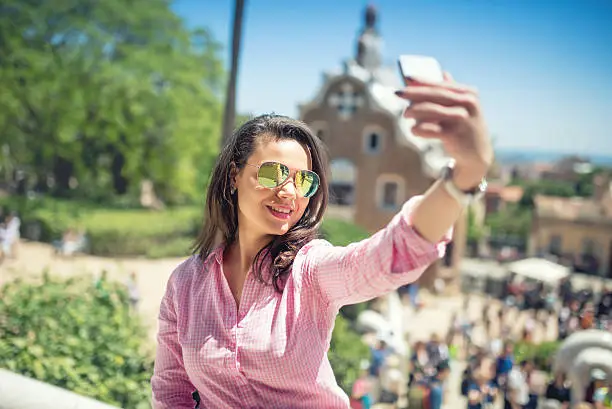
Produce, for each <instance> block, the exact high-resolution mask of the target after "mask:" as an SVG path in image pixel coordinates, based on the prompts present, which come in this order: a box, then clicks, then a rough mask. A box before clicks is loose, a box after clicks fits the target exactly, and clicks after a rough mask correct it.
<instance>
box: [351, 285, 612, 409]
mask: <svg viewBox="0 0 612 409" xmlns="http://www.w3.org/2000/svg"><path fill="white" fill-rule="evenodd" d="M464 300H465V301H464V305H463V310H462V311H458V312H457V313H456V314H454V316H453V317H452V319H451V323H450V326H449V328H448V330H447V331H446V334H445V335H444V336H439V335H436V334H434V335H433V336H432V337H431V339H429V340H428V341H427V342H422V341H419V342H416V343H414V344H413V345H412V346H411V350H410V354H409V362H408V368H407V371H406V374H407V375H404V378H405V379H402V378H401V374H399V375H396V376H395V377H394V379H395V380H396V381H395V383H393V382H389V381H388V379H387V380H382V379H381V378H382V377H385V376H386V377H387V378H388V375H384V374H385V371H388V370H389V366H390V365H389V363H388V362H387V360H388V359H389V358H390V357H392V358H393V359H392V361H397V359H398V357H397V355H395V354H394V353H393V351H392V350H391V349H390V348H389V347H388V346H387V345H385V343H384V341H381V340H379V342H378V343H377V345H376V347H374V348H373V349H372V359H371V362H370V363H369V365H364V366H363V367H362V376H361V377H360V378H359V380H358V381H357V382H355V387H354V388H353V394H352V397H351V404H352V406H351V407H352V408H363V409H367V408H370V407H371V405H372V403H373V402H377V403H387V404H389V405H390V406H389V407H395V408H400V407H406V406H408V407H409V408H411V409H414V408H428V409H440V408H442V407H443V405H444V403H445V402H447V401H448V397H449V395H451V393H450V390H449V388H450V387H451V386H449V382H448V377H449V374H450V371H451V368H457V370H458V371H463V373H462V380H461V386H460V389H461V390H460V391H459V392H460V395H461V396H463V398H464V401H465V407H466V408H467V409H488V408H493V407H495V408H501V407H503V408H504V409H518V408H521V409H537V408H546V409H548V408H550V409H553V408H555V409H556V408H559V409H569V408H570V404H571V384H570V382H569V380H568V379H567V377H566V375H565V374H563V373H549V372H547V371H550V366H549V365H548V366H547V367H546V368H539V367H537V366H536V363H535V362H534V361H532V360H530V359H528V358H527V359H525V357H521V356H518V357H517V354H518V351H517V350H516V349H515V348H516V346H517V345H518V343H528V344H529V343H536V344H537V343H539V342H542V341H555V340H563V339H565V338H567V337H568V336H569V335H571V334H572V333H574V332H576V331H581V330H586V329H593V328H596V329H609V327H608V321H609V317H610V314H611V313H612V291H611V290H609V289H605V288H604V289H602V290H601V291H595V289H594V287H593V288H587V289H585V288H582V289H574V288H573V287H572V283H571V281H570V280H569V279H565V280H562V281H561V282H560V283H559V285H558V286H556V287H555V288H552V289H551V288H547V287H546V286H543V285H542V284H541V283H536V282H531V283H529V282H521V283H517V280H515V279H513V278H512V277H510V279H509V280H508V282H507V283H506V289H505V293H504V295H503V297H501V299H499V300H493V299H489V300H487V301H486V302H484V303H483V304H484V308H483V309H482V311H481V312H478V313H477V314H476V316H474V314H470V313H469V311H470V310H472V312H473V309H470V296H469V295H466V296H465V298H464ZM411 301H412V300H411ZM475 333H477V334H476V336H475ZM393 365H395V366H396V367H400V366H401V365H398V364H397V362H395V363H393V362H392V364H391V366H393ZM398 372H399V371H398ZM368 382H369V383H368ZM402 382H405V388H404V389H403V390H404V392H405V394H406V396H407V399H406V402H402V403H400V401H401V399H400V395H401V393H402V392H401V391H402V387H401V386H402V385H399V384H401V383H402ZM368 385H369V387H368ZM376 385H378V386H376ZM610 386H612V379H609V378H608V376H607V374H606V372H604V371H602V370H601V369H593V370H592V371H591V373H590V379H589V382H588V388H587V390H586V391H585V393H584V397H583V398H582V397H581V398H580V399H579V400H580V401H581V402H580V403H579V404H578V405H574V406H575V407H578V408H582V409H603V408H610V407H612V392H609V389H608V388H609V387H610ZM453 407H456V406H453ZM572 409H573V408H572Z"/></svg>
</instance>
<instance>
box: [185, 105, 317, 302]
mask: <svg viewBox="0 0 612 409" xmlns="http://www.w3.org/2000/svg"><path fill="white" fill-rule="evenodd" d="M262 138H272V140H283V139H291V140H295V141H297V142H298V143H299V144H300V145H302V146H304V147H305V148H306V149H307V150H308V152H309V154H310V158H311V161H312V170H313V171H314V172H316V173H317V174H318V175H319V178H320V185H319V190H318V191H317V193H316V194H315V195H314V196H313V197H311V198H310V201H309V203H308V206H307V208H306V210H305V211H304V214H303V215H302V217H301V218H300V220H299V221H298V222H297V223H296V224H295V225H294V226H293V227H291V229H289V231H287V233H285V234H283V235H279V236H275V237H274V238H273V239H272V241H270V243H268V244H267V245H266V246H264V247H263V248H262V249H261V250H260V251H259V252H258V253H257V255H256V256H255V260H254V262H253V272H254V273H255V277H256V278H257V279H258V280H260V281H261V282H266V280H265V279H264V275H263V266H264V264H263V261H264V259H265V257H266V256H267V255H270V256H271V260H272V264H271V270H272V271H271V272H270V273H271V275H270V277H271V281H272V282H271V284H272V285H273V286H274V289H275V290H276V291H278V292H282V287H283V285H282V283H283V280H284V279H285V277H286V276H287V275H288V274H289V273H290V271H291V267H292V265H293V260H294V259H295V256H296V254H297V252H298V251H300V249H301V248H302V247H303V246H304V245H305V244H307V243H308V242H310V241H311V240H313V239H315V238H317V237H318V236H319V227H320V225H321V221H322V219H323V214H324V212H325V209H326V208H327V202H328V181H327V175H328V158H327V152H326V149H325V146H324V145H323V143H322V142H321V141H320V139H319V138H318V137H316V136H315V135H314V134H313V133H312V131H311V130H310V129H309V128H308V126H307V125H306V124H305V123H303V122H302V121H298V120H295V119H292V118H289V117H286V116H280V115H261V116H258V117H255V118H253V119H251V120H249V121H247V122H245V123H244V124H243V125H242V126H240V127H239V128H238V129H237V130H236V131H234V133H233V134H232V135H231V137H230V138H229V140H228V141H227V142H226V144H225V145H224V147H223V149H222V151H221V154H220V155H219V157H218V158H217V162H216V164H215V167H214V170H213V173H212V175H211V181H210V184H209V186H208V192H207V196H206V207H205V210H204V224H203V226H202V229H201V231H200V234H199V235H198V238H197V240H196V242H195V244H194V246H193V252H194V254H198V255H199V257H200V258H201V259H202V261H204V260H206V258H207V257H208V255H209V254H210V253H211V251H212V250H213V249H214V247H216V246H217V245H219V244H224V245H225V246H229V245H231V244H233V243H234V242H235V241H236V239H237V234H238V199H237V195H236V194H231V192H230V188H231V170H232V164H233V165H234V166H235V167H236V168H237V170H238V171H240V170H241V169H243V168H244V166H245V164H246V163H247V161H248V159H249V157H250V156H251V155H252V153H253V151H254V150H255V147H256V145H257V143H258V141H259V140H260V139H262ZM267 284H270V283H269V282H267Z"/></svg>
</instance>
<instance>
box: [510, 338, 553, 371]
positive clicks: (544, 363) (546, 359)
mask: <svg viewBox="0 0 612 409" xmlns="http://www.w3.org/2000/svg"><path fill="white" fill-rule="evenodd" d="M560 345H561V343H560V342H558V341H551V342H543V343H541V344H533V343H530V342H520V343H518V344H516V345H515V346H514V357H515V358H516V361H517V362H520V361H523V360H530V361H533V362H534V364H535V366H536V368H538V369H539V370H542V371H546V372H550V370H551V367H552V364H553V359H554V357H555V354H556V353H557V350H558V349H559V346H560Z"/></svg>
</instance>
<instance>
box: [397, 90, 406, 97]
mask: <svg viewBox="0 0 612 409" xmlns="http://www.w3.org/2000/svg"><path fill="white" fill-rule="evenodd" d="M395 95H397V96H398V97H401V96H402V95H404V91H402V90H401V89H398V90H397V91H395Z"/></svg>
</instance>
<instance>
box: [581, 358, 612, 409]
mask: <svg viewBox="0 0 612 409" xmlns="http://www.w3.org/2000/svg"><path fill="white" fill-rule="evenodd" d="M607 378H608V376H607V375H606V373H605V372H604V371H603V370H601V369H599V368H595V369H593V370H592V371H591V384H590V385H589V387H588V388H587V393H586V397H585V401H586V402H589V403H591V404H593V407H594V409H604V408H605V406H604V401H605V399H606V396H607V395H608V385H607Z"/></svg>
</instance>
